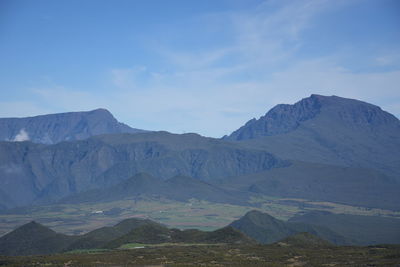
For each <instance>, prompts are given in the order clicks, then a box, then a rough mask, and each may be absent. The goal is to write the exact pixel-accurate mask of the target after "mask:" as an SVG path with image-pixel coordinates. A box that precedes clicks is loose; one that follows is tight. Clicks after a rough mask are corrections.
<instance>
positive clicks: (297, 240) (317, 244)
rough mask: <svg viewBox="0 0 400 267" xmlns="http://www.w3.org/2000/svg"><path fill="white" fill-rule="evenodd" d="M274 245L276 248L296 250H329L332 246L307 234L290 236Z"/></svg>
mask: <svg viewBox="0 0 400 267" xmlns="http://www.w3.org/2000/svg"><path fill="white" fill-rule="evenodd" d="M275 244H276V245H277V246H285V247H286V246H293V247H296V248H324V247H326V248H329V247H332V246H333V244H332V243H330V242H328V241H326V240H323V239H321V238H319V237H317V236H315V235H313V234H310V233H307V232H302V233H297V234H294V235H291V236H289V237H286V238H285V239H282V240H280V241H278V242H277V243H275Z"/></svg>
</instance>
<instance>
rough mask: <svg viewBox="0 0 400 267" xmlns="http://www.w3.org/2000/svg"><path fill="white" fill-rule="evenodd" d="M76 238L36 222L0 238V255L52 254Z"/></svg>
mask: <svg viewBox="0 0 400 267" xmlns="http://www.w3.org/2000/svg"><path fill="white" fill-rule="evenodd" d="M75 240H76V237H73V236H67V235H63V234H59V233H56V232H54V231H53V230H51V229H49V228H47V227H45V226H43V225H41V224H39V223H36V222H34V221H32V222H30V223H27V224H25V225H22V226H21V227H18V228H17V229H15V230H14V231H12V232H10V233H8V234H6V235H5V236H2V237H1V238H0V255H10V256H13V255H18V256H19V255H36V254H51V253H56V252H59V251H62V250H63V249H65V248H66V247H68V246H69V245H70V244H71V243H72V242H74V241H75Z"/></svg>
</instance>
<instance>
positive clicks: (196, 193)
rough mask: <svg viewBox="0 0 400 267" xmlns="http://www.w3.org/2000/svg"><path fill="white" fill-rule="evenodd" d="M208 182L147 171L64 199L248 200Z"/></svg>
mask: <svg viewBox="0 0 400 267" xmlns="http://www.w3.org/2000/svg"><path fill="white" fill-rule="evenodd" d="M233 194H234V192H227V191H224V190H222V189H220V188H218V187H215V186H213V185H211V184H208V183H206V182H203V181H200V180H198V179H194V178H191V177H188V176H183V175H177V176H174V177H172V178H170V179H167V180H162V179H160V178H156V177H154V176H152V175H149V174H146V173H138V174H136V175H134V176H133V177H131V178H129V179H127V180H124V181H122V182H120V183H119V184H116V185H114V186H111V187H107V188H102V189H93V190H89V191H86V192H82V193H78V194H74V195H71V196H68V197H66V198H64V199H62V200H61V201H60V202H61V203H83V202H108V201H115V200H121V199H124V198H133V197H138V196H149V197H164V198H166V199H171V200H176V201H185V202H186V201H188V200H189V199H192V198H196V199H201V200H207V201H210V202H219V203H235V204H245V203H246V201H245V197H244V196H242V195H239V196H238V195H233Z"/></svg>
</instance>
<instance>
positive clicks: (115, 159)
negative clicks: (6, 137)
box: [0, 132, 290, 207]
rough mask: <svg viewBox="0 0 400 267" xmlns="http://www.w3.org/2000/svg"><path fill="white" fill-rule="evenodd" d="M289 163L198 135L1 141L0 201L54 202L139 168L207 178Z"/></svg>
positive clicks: (12, 203) (112, 181)
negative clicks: (52, 140) (51, 143)
mask: <svg viewBox="0 0 400 267" xmlns="http://www.w3.org/2000/svg"><path fill="white" fill-rule="evenodd" d="M289 164H290V163H288V162H287V161H283V160H280V159H278V158H276V157H275V156H273V155H272V154H270V153H268V152H266V151H262V150H258V149H253V148H251V149H249V148H246V147H242V146H240V145H239V144H234V143H230V142H225V141H222V140H218V139H212V138H205V137H202V136H199V135H197V134H183V135H176V134H170V133H166V132H149V133H143V134H113V135H110V134H109V135H101V136H95V137H91V138H89V139H86V140H81V141H74V142H62V143H58V144H55V145H43V144H34V143H30V142H0V177H1V179H0V188H1V190H2V191H3V192H4V193H5V194H7V197H8V198H9V199H10V201H8V202H6V203H0V204H2V205H3V206H8V207H10V206H11V207H12V206H22V205H27V204H32V203H37V204H40V203H49V202H50V201H57V200H59V199H61V198H63V197H66V196H68V195H71V194H74V193H80V192H84V191H88V190H90V189H95V188H106V187H109V186H112V185H115V184H118V183H120V182H122V181H123V180H126V179H128V178H129V177H132V176H133V175H135V174H137V173H140V172H147V173H149V174H151V175H153V176H155V177H160V178H162V179H168V178H171V177H173V176H177V175H183V176H189V177H193V178H196V179H199V180H202V181H205V182H208V181H211V180H214V179H218V178H224V177H233V176H238V175H243V174H248V173H255V172H260V171H264V170H268V169H271V168H276V167H284V166H288V165H289ZM190 183H193V181H192V182H190ZM175 184H177V181H175ZM202 185H203V186H206V185H204V184H202ZM188 190H192V192H193V193H194V194H195V190H196V189H188ZM9 193H10V194H9ZM7 197H6V196H4V197H2V198H1V199H5V200H6V199H7ZM1 199H0V200H1Z"/></svg>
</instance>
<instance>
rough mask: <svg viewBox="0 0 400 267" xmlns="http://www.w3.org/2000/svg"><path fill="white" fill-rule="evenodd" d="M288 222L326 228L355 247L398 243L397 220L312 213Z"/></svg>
mask: <svg viewBox="0 0 400 267" xmlns="http://www.w3.org/2000/svg"><path fill="white" fill-rule="evenodd" d="M289 222H294V223H307V224H313V225H318V226H322V227H328V228H329V229H332V230H333V231H335V232H336V233H339V234H341V235H343V236H346V237H348V238H351V239H352V240H353V241H354V242H355V244H357V245H374V244H399V243H400V219H398V218H390V217H378V216H361V215H349V214H334V213H330V212H324V211H312V212H309V213H306V214H303V215H298V216H295V217H293V218H291V219H289Z"/></svg>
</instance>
